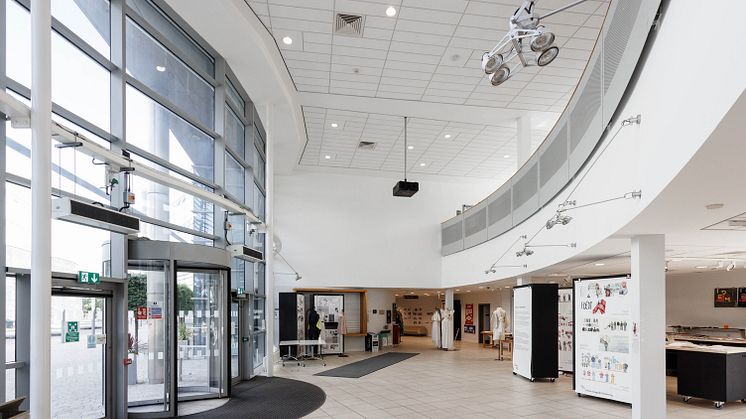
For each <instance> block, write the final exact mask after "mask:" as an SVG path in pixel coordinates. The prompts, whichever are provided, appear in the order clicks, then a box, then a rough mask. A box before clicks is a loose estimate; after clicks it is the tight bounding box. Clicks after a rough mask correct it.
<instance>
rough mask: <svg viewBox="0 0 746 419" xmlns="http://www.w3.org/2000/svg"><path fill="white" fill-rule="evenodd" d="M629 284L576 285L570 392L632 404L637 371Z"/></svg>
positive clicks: (599, 281)
mask: <svg viewBox="0 0 746 419" xmlns="http://www.w3.org/2000/svg"><path fill="white" fill-rule="evenodd" d="M633 286H634V283H633V282H632V281H631V280H630V279H629V278H627V277H626V276H624V277H616V278H603V279H587V280H580V281H576V282H575V293H574V294H575V303H574V304H575V325H574V329H575V351H576V352H575V391H576V392H577V393H579V394H585V395H589V396H595V397H600V398H605V399H610V400H616V401H619V402H624V403H631V402H632V388H631V386H632V375H633V372H634V371H635V368H637V365H638V362H637V353H636V352H637V350H636V349H635V348H636V347H637V346H636V341H637V340H638V339H639V336H638V334H637V332H638V331H637V324H636V322H634V321H633V318H632V309H633V307H634V305H635V301H634V300H633V299H634V296H633V295H632V293H631V289H632V287H633Z"/></svg>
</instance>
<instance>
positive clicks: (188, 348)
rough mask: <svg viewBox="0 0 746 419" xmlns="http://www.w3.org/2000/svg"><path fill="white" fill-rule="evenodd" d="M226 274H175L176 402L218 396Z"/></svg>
mask: <svg viewBox="0 0 746 419" xmlns="http://www.w3.org/2000/svg"><path fill="white" fill-rule="evenodd" d="M226 282H227V279H226V271H221V270H186V269H178V270H177V272H176V295H175V297H176V314H177V326H176V327H177V345H178V347H177V380H176V382H177V387H178V395H179V400H190V399H195V398H204V397H205V396H216V397H217V396H220V395H222V394H223V392H224V390H225V377H226V373H227V361H228V359H227V355H226V352H227V350H228V347H229V346H228V342H227V341H226V339H227V338H228V336H229V335H228V334H227V333H226V330H225V328H226V324H225V320H226V318H227V314H228V307H227V306H228V301H227V291H226Z"/></svg>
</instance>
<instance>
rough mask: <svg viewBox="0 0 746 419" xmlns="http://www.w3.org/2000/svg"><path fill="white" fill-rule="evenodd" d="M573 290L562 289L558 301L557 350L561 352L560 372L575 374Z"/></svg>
mask: <svg viewBox="0 0 746 419" xmlns="http://www.w3.org/2000/svg"><path fill="white" fill-rule="evenodd" d="M572 294H573V292H572V289H571V288H565V289H560V290H559V292H558V295H557V299H558V306H559V309H558V319H559V324H558V325H557V326H558V330H557V332H558V333H557V350H558V352H559V370H560V371H565V372H573V363H572V345H573V340H574V339H573V333H574V331H573V320H572V309H573V304H572V300H573V298H572Z"/></svg>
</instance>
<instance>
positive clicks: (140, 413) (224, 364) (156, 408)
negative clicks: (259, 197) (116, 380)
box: [127, 240, 230, 417]
mask: <svg viewBox="0 0 746 419" xmlns="http://www.w3.org/2000/svg"><path fill="white" fill-rule="evenodd" d="M229 266H230V255H229V254H228V253H227V252H226V251H225V250H223V249H218V248H214V247H207V246H201V245H194V244H185V243H172V242H162V241H153V240H131V241H130V242H129V261H128V277H129V279H128V313H129V314H128V325H129V334H128V335H129V344H128V349H129V353H130V356H129V358H130V360H131V364H130V365H129V367H128V398H127V399H128V412H129V416H130V417H173V416H176V415H177V414H178V403H179V402H181V401H187V400H199V399H206V398H216V397H225V396H227V395H228V388H229V387H228V386H229V379H230V371H229V363H230V339H229V338H230V336H229V334H230V331H229V328H228V321H229V318H230V316H229V315H228V314H229V311H228V310H229V308H230V306H229V300H228V298H229V288H230V287H229V284H230V278H229V275H230V267H229Z"/></svg>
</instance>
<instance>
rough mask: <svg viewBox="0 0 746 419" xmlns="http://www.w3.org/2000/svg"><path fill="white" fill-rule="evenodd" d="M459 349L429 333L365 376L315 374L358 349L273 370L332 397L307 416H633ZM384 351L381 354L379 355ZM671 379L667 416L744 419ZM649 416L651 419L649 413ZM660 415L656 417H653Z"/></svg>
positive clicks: (566, 383)
mask: <svg viewBox="0 0 746 419" xmlns="http://www.w3.org/2000/svg"><path fill="white" fill-rule="evenodd" d="M456 347H457V349H458V350H456V351H451V352H443V351H438V350H436V349H434V348H433V347H432V345H431V344H430V339H429V338H413V337H405V340H404V343H403V344H402V345H399V347H398V348H396V349H395V350H396V351H401V352H420V355H417V356H415V357H413V358H410V359H408V360H406V361H403V362H401V363H398V364H395V365H393V366H391V367H388V368H384V369H382V370H379V371H376V372H374V373H372V374H369V375H367V376H365V377H362V378H336V377H316V376H314V375H313V374H315V373H317V372H319V371H323V370H325V369H328V368H334V367H337V366H340V365H343V364H346V363H349V362H354V361H358V360H361V359H364V358H366V357H369V356H372V355H371V354H369V353H360V352H353V353H350V354H349V355H350V356H349V357H348V358H339V357H337V356H329V357H327V358H326V361H327V366H326V367H323V366H322V365H321V363H318V361H313V362H309V363H307V364H306V367H305V368H304V367H298V366H296V365H295V364H287V365H286V366H285V367H283V366H281V365H280V364H276V367H275V374H276V375H277V376H280V377H288V378H294V379H297V380H303V381H307V382H310V383H313V384H316V385H318V386H319V387H321V388H323V389H324V391H325V392H326V395H327V399H326V402H325V403H324V405H323V406H322V407H321V409H319V410H317V411H315V412H313V413H312V414H311V415H309V416H307V417H308V418H329V417H333V418H360V417H365V418H390V417H406V418H407V419H410V418H465V417H468V418H487V417H489V418H551V419H560V418H592V419H604V418H629V417H630V416H631V409H630V408H629V406H627V405H623V404H619V403H615V402H610V401H606V400H600V399H595V398H590V397H582V398H579V397H577V396H576V395H575V393H574V392H573V391H572V378H569V377H560V379H559V380H557V382H556V383H550V382H538V381H537V382H535V383H531V382H529V381H528V380H526V379H524V378H520V377H515V376H513V374H512V367H511V362H510V360H509V359H508V360H506V361H496V360H495V358H496V356H497V350H491V349H482V348H481V346H479V345H476V344H469V343H463V342H457V343H456ZM379 354H380V352H379ZM675 389H676V381H675V379H672V378H669V381H668V390H669V401H668V417H669V418H682V419H690V418H691V419H694V418H711V417H718V418H724V419H726V418H727V419H733V418H745V419H746V404H743V403H728V404H727V405H726V406H725V407H723V408H722V409H720V410H717V409H715V408H714V407H713V406H712V404H711V403H710V402H709V401H704V400H692V401H691V402H690V403H688V404H687V403H683V402H682V401H681V399H680V398H679V397H678V396H676V394H675ZM646 419H647V418H646ZM650 419H658V418H650Z"/></svg>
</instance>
